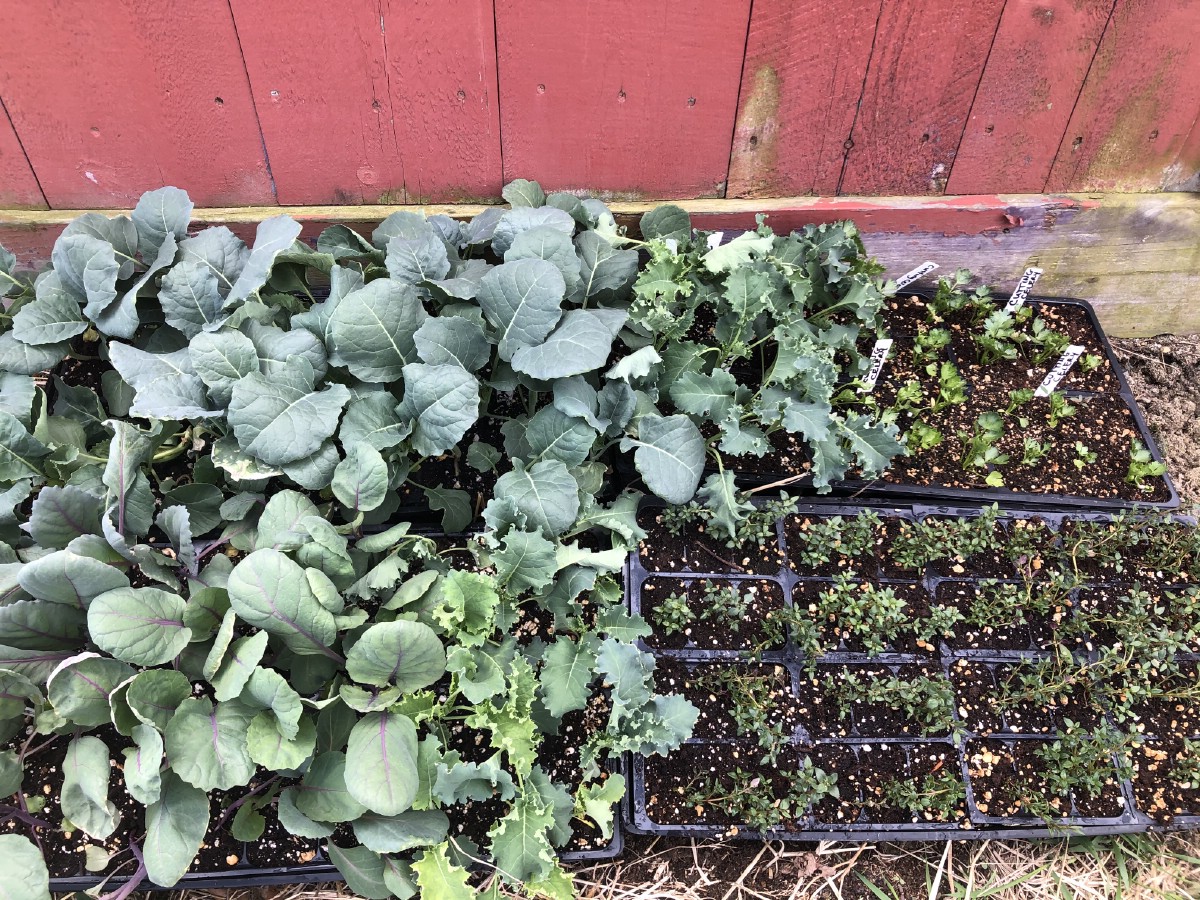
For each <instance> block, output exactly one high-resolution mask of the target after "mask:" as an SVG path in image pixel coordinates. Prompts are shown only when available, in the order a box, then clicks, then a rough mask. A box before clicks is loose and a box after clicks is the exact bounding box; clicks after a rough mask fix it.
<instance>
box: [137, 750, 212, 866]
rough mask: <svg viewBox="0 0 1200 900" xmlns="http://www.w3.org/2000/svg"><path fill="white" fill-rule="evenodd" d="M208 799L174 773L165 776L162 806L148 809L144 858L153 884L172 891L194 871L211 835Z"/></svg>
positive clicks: (160, 795)
mask: <svg viewBox="0 0 1200 900" xmlns="http://www.w3.org/2000/svg"><path fill="white" fill-rule="evenodd" d="M208 815H209V809H208V796H207V794H205V793H204V791H203V790H200V789H199V788H195V787H192V786H191V785H189V784H187V783H185V782H184V781H183V780H182V779H181V778H179V777H178V776H177V775H176V774H175V773H174V772H171V771H170V770H168V771H166V772H164V773H163V776H162V791H161V793H160V794H159V798H158V802H157V803H154V804H152V805H150V806H148V807H146V841H145V843H144V844H143V846H142V856H143V857H144V858H145V860H146V873H147V874H148V875H149V876H150V880H151V881H153V882H154V883H155V884H158V885H162V886H163V887H171V886H172V885H173V884H175V882H177V881H179V879H180V878H182V877H183V876H184V873H185V872H187V870H188V869H189V868H191V865H192V861H193V860H195V858H196V854H197V853H199V852H200V845H201V843H203V842H204V835H205V834H206V833H207V832H208Z"/></svg>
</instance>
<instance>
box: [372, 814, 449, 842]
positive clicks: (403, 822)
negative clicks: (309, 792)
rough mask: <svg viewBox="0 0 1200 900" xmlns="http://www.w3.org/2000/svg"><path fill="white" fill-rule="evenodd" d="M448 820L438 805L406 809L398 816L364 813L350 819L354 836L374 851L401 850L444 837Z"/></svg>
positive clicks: (439, 840)
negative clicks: (432, 807) (418, 809)
mask: <svg viewBox="0 0 1200 900" xmlns="http://www.w3.org/2000/svg"><path fill="white" fill-rule="evenodd" d="M449 829H450V820H449V819H447V818H446V814H445V813H444V812H442V811H441V810H440V809H428V810H423V811H419V812H418V811H417V810H411V809H410V810H409V811H408V812H404V813H401V814H400V815H398V816H377V815H374V814H367V815H365V816H363V817H362V818H360V819H356V820H355V822H354V836H355V837H356V838H358V841H359V843H361V844H362V845H363V846H364V847H367V848H368V849H370V850H374V851H375V852H376V853H405V852H407V851H409V850H415V849H416V848H417V847H431V846H433V845H434V844H438V843H441V842H442V841H443V840H445V839H446V833H447V832H448V831H449Z"/></svg>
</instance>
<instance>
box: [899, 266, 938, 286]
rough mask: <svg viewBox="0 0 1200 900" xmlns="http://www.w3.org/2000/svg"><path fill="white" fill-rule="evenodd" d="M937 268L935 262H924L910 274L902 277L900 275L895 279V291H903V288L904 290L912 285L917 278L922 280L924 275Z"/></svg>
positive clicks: (907, 273) (906, 273)
mask: <svg viewBox="0 0 1200 900" xmlns="http://www.w3.org/2000/svg"><path fill="white" fill-rule="evenodd" d="M937 267H938V264H937V263H935V262H928V261H926V262H923V263H921V264H920V265H919V266H917V267H916V268H915V269H913V270H912V271H911V272H905V273H904V274H903V275H901V276H900V277H899V278H897V279H896V290H898V291H900V290H903V289H904V288H906V287H908V286H909V285H910V284H912V283H913V282H914V281H916V280H917V279H918V278H924V277H925V276H926V275H928V274H929V273H930V272H932V271H933V270H934V269H936V268H937Z"/></svg>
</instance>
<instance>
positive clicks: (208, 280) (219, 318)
mask: <svg viewBox="0 0 1200 900" xmlns="http://www.w3.org/2000/svg"><path fill="white" fill-rule="evenodd" d="M158 302H159V304H160V305H161V306H162V311H163V317H164V318H165V319H166V320H167V324H168V325H170V326H172V327H173V328H177V329H179V330H180V331H182V332H183V333H184V334H185V335H187V336H188V337H189V338H193V337H195V336H196V335H198V334H202V333H203V332H205V331H213V330H215V329H217V328H220V327H221V323H222V322H224V321H225V320H226V319H228V318H229V314H228V313H227V312H225V310H224V308H223V307H224V303H225V298H224V297H222V296H221V284H220V281H219V280H218V278H217V273H216V272H215V271H214V270H213V268H212V267H211V266H209V265H208V264H207V263H205V262H204V261H203V260H201V259H198V258H196V257H186V258H185V259H183V260H182V261H180V262H179V263H178V264H176V265H175V266H173V267H172V268H171V271H169V272H168V273H167V274H166V275H164V276H163V279H162V285H161V287H160V288H159V293H158Z"/></svg>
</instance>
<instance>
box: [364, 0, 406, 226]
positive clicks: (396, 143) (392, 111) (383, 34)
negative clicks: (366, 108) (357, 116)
mask: <svg viewBox="0 0 1200 900" xmlns="http://www.w3.org/2000/svg"><path fill="white" fill-rule="evenodd" d="M376 8H377V9H378V10H379V36H380V38H381V39H382V40H383V81H384V84H386V85H387V94H388V95H387V110H388V121H389V122H390V123H391V126H392V146H393V147H395V148H396V156H397V158H399V160H400V193H401V194H402V195H403V202H404V203H408V171H407V169H406V168H405V165H404V153H403V152H402V151H401V149H400V135H398V134H397V133H396V107H395V105H394V104H393V103H392V66H391V56H390V55H389V54H388V42H387V23H386V22H385V21H384V18H383V0H379V3H378V5H377V6H376ZM420 193H421V183H420V179H419V178H418V180H417V194H418V195H420ZM359 196H360V197H361V196H362V192H361V188H360V191H359ZM364 199H365V198H364Z"/></svg>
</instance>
